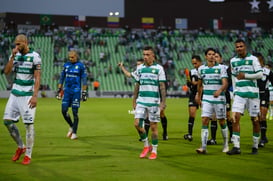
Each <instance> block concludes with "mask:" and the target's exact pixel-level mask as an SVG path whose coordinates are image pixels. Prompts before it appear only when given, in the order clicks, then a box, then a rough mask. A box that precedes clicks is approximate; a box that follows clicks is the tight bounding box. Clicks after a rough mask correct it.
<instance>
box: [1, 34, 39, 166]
mask: <svg viewBox="0 0 273 181" xmlns="http://www.w3.org/2000/svg"><path fill="white" fill-rule="evenodd" d="M14 43H15V48H13V49H12V52H11V56H10V58H9V61H8V63H7V65H6V66H5V69H4V73H5V74H9V73H11V72H12V71H14V72H15V79H14V82H13V85H12V90H11V94H10V96H9V99H8V102H7V104H6V108H5V113H4V124H5V126H6V127H7V129H8V131H9V133H10V135H11V137H12V138H13V140H14V141H15V142H16V144H17V146H18V148H17V150H16V153H15V155H14V156H13V157H12V160H13V161H17V160H19V159H20V156H21V155H22V154H23V153H25V157H24V159H23V161H22V164H24V165H28V164H30V161H31V155H32V148H33V144H34V119H35V112H36V106H37V99H38V92H39V88H40V77H41V64H42V61H41V58H40V55H39V54H38V53H37V52H35V51H33V50H32V49H31V48H29V46H28V40H27V37H26V36H25V35H23V34H19V35H17V36H16V38H15V42H14ZM20 116H21V117H22V120H23V123H24V124H25V128H26V145H25V144H24V142H23V140H22V139H21V136H20V133H19V129H18V128H17V126H16V125H15V123H16V122H18V121H19V118H20Z"/></svg>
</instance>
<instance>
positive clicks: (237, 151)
mask: <svg viewBox="0 0 273 181" xmlns="http://www.w3.org/2000/svg"><path fill="white" fill-rule="evenodd" d="M226 154H227V155H238V154H241V150H240V148H237V147H233V148H232V149H231V150H230V151H228V152H226Z"/></svg>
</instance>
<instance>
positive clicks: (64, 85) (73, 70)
mask: <svg viewBox="0 0 273 181" xmlns="http://www.w3.org/2000/svg"><path fill="white" fill-rule="evenodd" d="M68 56H69V60H70V61H68V62H66V63H65V64H64V66H63V70H62V72H61V77H60V80H59V84H58V92H57V96H56V98H57V99H59V100H60V99H62V114H63V117H64V119H65V120H66V122H67V123H68V125H69V130H68V133H67V135H66V136H67V137H68V138H70V139H72V140H74V139H77V138H78V137H77V129H78V123H79V116H78V109H79V107H80V101H81V99H82V101H86V100H87V74H86V69H85V66H84V64H83V63H81V62H80V61H78V54H77V52H76V51H74V50H72V51H70V52H69V53H68ZM69 107H71V108H72V113H73V121H72V119H71V117H70V115H69V114H68V109H69Z"/></svg>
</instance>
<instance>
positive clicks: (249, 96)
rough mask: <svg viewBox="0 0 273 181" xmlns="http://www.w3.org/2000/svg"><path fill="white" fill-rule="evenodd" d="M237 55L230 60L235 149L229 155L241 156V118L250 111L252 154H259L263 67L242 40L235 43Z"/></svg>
mask: <svg viewBox="0 0 273 181" xmlns="http://www.w3.org/2000/svg"><path fill="white" fill-rule="evenodd" d="M235 50H236V53H237V55H236V56H235V57H233V58H232V59H231V60H230V66H231V73H232V84H233V94H234V98H233V104H232V117H233V122H232V129H233V133H232V141H233V145H234V146H233V148H232V149H231V150H230V151H228V152H227V154H228V155H235V154H240V153H241V150H240V118H241V115H242V114H244V110H245V108H246V109H248V112H249V115H250V117H251V121H252V125H253V137H252V138H253V145H252V152H251V153H252V154H257V153H258V144H259V136H260V125H259V121H258V118H257V117H258V114H259V112H260V99H259V88H258V85H257V79H261V78H262V76H263V72H262V67H261V64H260V63H259V60H258V58H257V57H255V56H253V55H251V54H250V53H248V52H247V47H246V43H245V41H244V40H242V39H238V40H236V41H235Z"/></svg>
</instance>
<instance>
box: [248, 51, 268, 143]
mask: <svg viewBox="0 0 273 181" xmlns="http://www.w3.org/2000/svg"><path fill="white" fill-rule="evenodd" d="M253 55H254V56H256V57H257V58H258V60H259V62H260V64H261V66H262V69H263V77H262V78H261V79H258V80H257V82H258V87H259V97H260V114H259V121H260V129H261V139H260V142H259V145H258V146H259V147H264V146H265V144H266V143H268V139H267V137H266V131H267V122H266V114H267V111H268V107H269V89H268V87H269V83H271V84H273V73H272V71H271V70H270V69H269V68H267V67H265V62H264V57H263V55H262V54H261V53H254V54H253Z"/></svg>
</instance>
